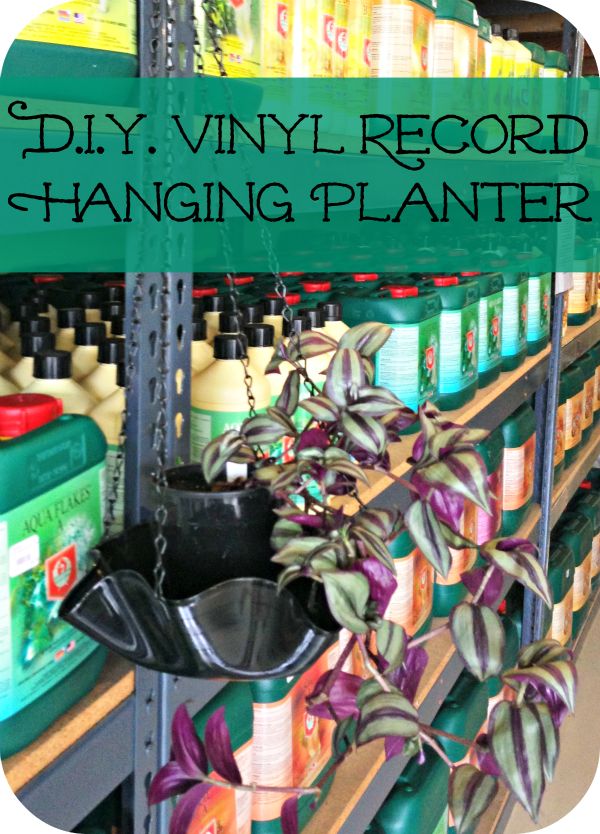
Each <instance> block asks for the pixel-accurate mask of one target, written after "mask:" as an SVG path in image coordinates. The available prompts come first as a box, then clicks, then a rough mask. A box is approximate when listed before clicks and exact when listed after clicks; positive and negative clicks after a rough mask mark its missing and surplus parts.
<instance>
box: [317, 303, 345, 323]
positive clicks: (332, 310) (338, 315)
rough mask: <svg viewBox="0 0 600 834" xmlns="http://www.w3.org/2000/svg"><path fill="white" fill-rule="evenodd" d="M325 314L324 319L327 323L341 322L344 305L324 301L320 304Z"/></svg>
mask: <svg viewBox="0 0 600 834" xmlns="http://www.w3.org/2000/svg"><path fill="white" fill-rule="evenodd" d="M319 307H320V308H321V310H322V312H323V319H324V320H325V321H341V320H342V305H341V304H338V303H337V302H336V301H323V302H321V304H319Z"/></svg>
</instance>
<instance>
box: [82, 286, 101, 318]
mask: <svg viewBox="0 0 600 834" xmlns="http://www.w3.org/2000/svg"><path fill="white" fill-rule="evenodd" d="M102 298H103V294H102V292H101V291H100V290H85V292H82V293H81V297H80V303H81V306H82V307H83V309H84V311H85V320H86V321H87V322H100V321H102V311H101V309H100V306H101V304H102Z"/></svg>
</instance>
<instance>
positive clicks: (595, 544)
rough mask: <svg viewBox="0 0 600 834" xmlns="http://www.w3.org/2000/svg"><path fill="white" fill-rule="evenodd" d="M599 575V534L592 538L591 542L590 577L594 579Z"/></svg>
mask: <svg viewBox="0 0 600 834" xmlns="http://www.w3.org/2000/svg"><path fill="white" fill-rule="evenodd" d="M599 574H600V533H597V534H596V535H595V536H594V539H593V541H592V566H591V575H592V579H595V578H596V577H597V576H598V575H599Z"/></svg>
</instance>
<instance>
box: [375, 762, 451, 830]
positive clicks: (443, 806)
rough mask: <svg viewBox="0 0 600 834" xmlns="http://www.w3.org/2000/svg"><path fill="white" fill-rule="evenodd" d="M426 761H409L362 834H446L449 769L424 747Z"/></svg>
mask: <svg viewBox="0 0 600 834" xmlns="http://www.w3.org/2000/svg"><path fill="white" fill-rule="evenodd" d="M423 753H424V757H425V761H424V762H423V763H422V764H420V763H419V762H418V761H417V757H415V758H413V759H411V760H410V761H409V762H408V764H407V765H406V767H405V768H404V770H403V771H402V773H401V774H400V777H399V778H398V780H397V782H396V784H395V785H394V787H393V788H392V790H391V791H390V793H389V794H388V797H387V799H386V800H385V801H384V803H383V805H382V806H381V808H380V809H379V811H378V812H377V814H376V815H375V818H374V820H373V822H372V823H371V825H370V826H369V828H367V830H366V832H365V834H446V831H447V829H448V779H449V776H450V770H449V768H448V766H447V765H446V763H445V762H443V761H442V760H441V759H440V757H439V756H438V754H437V753H436V752H435V751H433V750H430V749H429V748H427V747H425V749H424V751H423Z"/></svg>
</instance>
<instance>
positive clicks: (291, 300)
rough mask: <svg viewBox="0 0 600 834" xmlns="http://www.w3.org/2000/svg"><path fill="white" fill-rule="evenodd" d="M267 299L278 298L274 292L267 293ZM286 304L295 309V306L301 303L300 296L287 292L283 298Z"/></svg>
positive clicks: (297, 293)
mask: <svg viewBox="0 0 600 834" xmlns="http://www.w3.org/2000/svg"><path fill="white" fill-rule="evenodd" d="M267 298H280V296H278V295H277V293H276V292H268V293H267ZM285 301H286V304H289V306H290V307H295V306H296V304H300V302H301V301H302V296H301V295H300V293H299V292H289V293H287V295H286V297H285Z"/></svg>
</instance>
